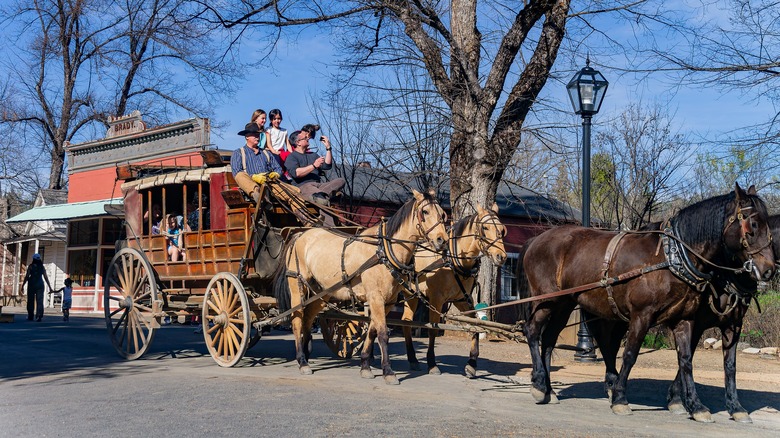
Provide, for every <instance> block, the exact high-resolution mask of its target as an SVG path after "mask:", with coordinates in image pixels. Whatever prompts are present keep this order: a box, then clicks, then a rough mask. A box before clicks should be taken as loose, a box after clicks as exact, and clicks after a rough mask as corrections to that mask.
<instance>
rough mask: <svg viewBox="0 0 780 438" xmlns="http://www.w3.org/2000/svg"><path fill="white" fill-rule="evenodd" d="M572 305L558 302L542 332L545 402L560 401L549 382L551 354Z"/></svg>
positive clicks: (555, 402)
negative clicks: (546, 399) (546, 398)
mask: <svg viewBox="0 0 780 438" xmlns="http://www.w3.org/2000/svg"><path fill="white" fill-rule="evenodd" d="M574 306H575V305H574V303H573V302H572V303H571V304H570V305H569V304H567V303H562V304H559V305H558V308H557V309H556V310H555V312H554V313H553V315H552V318H550V321H549V322H548V323H547V327H545V329H544V331H543V332H542V350H541V352H542V357H543V358H544V369H545V374H546V376H547V381H546V382H545V383H546V388H547V394H548V398H549V400H548V401H547V403H549V404H558V403H560V401H559V400H558V395H557V394H556V393H555V391H554V390H553V388H552V383H551V382H550V372H551V370H552V354H553V351H554V350H555V344H556V343H557V342H558V336H560V334H561V331H563V328H564V327H566V323H567V322H568V321H569V315H571V312H572V311H573V310H574Z"/></svg>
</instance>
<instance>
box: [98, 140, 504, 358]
mask: <svg viewBox="0 0 780 438" xmlns="http://www.w3.org/2000/svg"><path fill="white" fill-rule="evenodd" d="M229 154H230V152H228V151H218V150H206V151H202V152H201V155H202V158H203V163H204V164H203V165H198V166H181V165H167V166H166V165H164V164H158V165H123V166H119V167H117V178H118V179H119V180H121V181H123V183H122V186H121V188H122V192H123V195H124V206H123V210H122V211H121V212H117V211H115V212H114V213H115V214H118V215H122V216H123V217H124V221H125V224H126V226H125V230H126V237H125V238H124V239H122V240H120V241H119V242H118V243H117V246H118V248H117V252H116V254H115V256H114V257H113V259H112V260H111V261H110V264H109V265H108V268H107V271H106V275H105V280H104V296H103V298H104V299H103V305H104V311H105V319H106V324H107V327H108V331H109V335H110V338H111V341H112V344H113V345H114V347H115V349H116V350H117V352H118V353H119V354H120V355H121V356H123V357H125V358H127V359H137V358H139V357H141V356H142V355H143V354H144V353H145V352H146V351H147V349H148V348H149V345H150V344H151V342H152V340H153V338H154V334H155V332H156V330H158V329H159V328H160V327H161V325H163V324H164V323H165V322H166V321H167V320H169V319H170V320H172V321H176V320H178V321H181V322H185V321H194V320H199V321H200V324H201V326H202V328H203V336H204V340H205V343H206V346H207V348H208V351H209V353H210V354H211V356H212V358H213V359H214V360H215V361H216V362H217V363H218V364H219V365H220V366H233V365H235V364H236V363H237V362H238V361H239V360H240V359H241V358H242V357H243V355H244V354H245V352H246V351H247V349H248V348H251V347H252V346H253V345H255V344H256V343H257V341H258V340H259V339H260V336H261V334H262V333H263V329H264V328H270V327H271V326H273V325H275V324H279V323H284V322H286V317H287V316H288V315H289V314H290V311H282V310H280V305H279V304H280V303H278V302H277V298H276V297H275V288H277V287H278V286H275V285H274V279H275V278H277V279H278V278H280V275H278V271H277V270H278V269H279V268H280V263H281V262H282V258H283V256H282V250H283V247H284V245H285V243H286V242H287V241H289V239H291V236H293V235H295V234H296V233H298V232H300V231H305V230H307V229H310V228H311V227H307V226H304V224H303V220H302V219H301V215H300V211H296V212H295V214H293V209H292V208H291V206H290V205H286V204H285V203H283V202H280V201H279V200H278V199H276V198H275V197H274V196H272V195H271V192H272V191H271V190H267V189H268V186H267V185H266V186H263V190H264V195H263V196H262V197H261V202H260V203H259V204H256V203H255V202H254V201H252V200H251V199H250V198H249V197H247V196H246V195H245V194H244V193H243V192H241V191H240V190H239V188H238V186H237V184H236V182H235V180H234V178H233V175H232V173H231V171H230V167H229V160H230V155H229ZM266 192H268V193H266ZM322 208H323V207H322V206H319V205H316V204H308V203H307V204H306V213H307V214H308V216H309V217H311V218H316V217H318V216H319V215H320V209H322ZM156 209H159V210H160V211H159V216H160V217H161V218H162V220H161V221H160V223H159V224H158V223H156V220H157V219H159V218H157V217H156V215H155V210H156ZM488 213H489V215H488ZM484 214H485V215H487V216H490V217H491V218H493V219H491V221H493V222H494V225H496V226H500V222H499V221H498V220H497V216H495V213H494V212H490V211H487V210H484ZM487 216H485V217H487ZM169 217H175V218H176V219H177V221H178V222H179V223H180V224H181V226H182V227H183V229H184V230H183V231H182V232H181V234H180V235H179V237H178V238H179V239H181V241H182V246H183V254H184V257H183V259H182V260H179V261H173V260H171V257H170V255H169V252H168V245H169V243H168V235H166V232H165V225H164V224H166V223H167V222H168V218H169ZM304 219H305V218H304ZM209 222H210V224H209V226H208V227H204V226H201V225H203V224H204V223H209ZM309 223H311V222H309ZM195 224H197V225H198V226H194V225H195ZM471 225H472V226H476V225H479V224H477V223H473V224H471ZM418 228H419V226H418ZM361 229H362V228H361V227H358V226H338V227H336V231H337V232H338V233H340V234H342V235H346V236H354V235H356V234H357V233H359V232H360V231H361ZM502 229H503V228H502ZM477 234H479V233H477ZM496 236H498V235H496ZM501 237H502V236H498V237H491V239H492V243H490V244H489V245H482V244H480V245H476V246H477V247H479V248H481V249H483V250H487V249H491V248H490V247H491V246H493V245H495V244H496V240H500V239H501ZM471 238H472V239H476V238H479V236H478V235H476V234H474V235H472V237H471ZM483 238H484V236H483ZM380 240H381V239H380ZM469 245H470V244H469ZM374 247H375V246H374ZM450 249H451V250H453V252H457V251H458V249H457V248H456V247H452V246H451V248H450ZM372 251H373V250H372ZM500 251H501V252H503V246H501V248H500ZM342 255H343V253H342ZM505 255H506V254H505V253H504V254H503V256H504V257H505ZM457 263H459V262H457ZM374 264H375V265H377V264H380V262H374ZM373 266H374V265H371V266H368V265H366V267H365V268H364V269H370V268H371V267H373ZM282 268H283V267H282ZM382 269H384V267H382ZM281 277H283V275H282V276H281ZM411 284H412V283H411V282H408V283H407V285H411ZM407 295H408V294H407ZM316 299H317V298H313V299H312V300H309V301H308V303H311V302H312V301H313V300H316ZM352 301H354V300H352ZM301 307H302V306H300V307H299V308H301ZM285 310H286V309H285ZM369 318H370V314H369V311H368V309H367V308H364V307H363V305H362V304H360V305H359V306H357V305H355V303H354V302H352V303H346V304H342V305H335V304H330V305H328V306H327V307H326V308H325V309H324V312H322V313H321V314H320V315H319V318H318V320H319V324H320V327H321V329H322V335H323V339H324V341H325V343H326V344H327V345H328V347H329V348H330V350H331V352H332V353H333V354H334V356H336V357H341V358H349V357H351V356H352V354H353V352H354V351H355V350H356V349H357V348H358V347H359V346H360V345H361V344H362V343H363V341H364V339H365V331H366V327H367V325H368V321H369ZM461 318H462V320H461V322H457V323H456V324H446V323H444V322H443V321H442V322H441V323H437V324H431V323H414V322H407V321H400V320H394V321H393V322H392V324H394V325H406V326H414V327H421V328H441V329H459V330H468V331H471V332H473V333H477V332H484V331H485V329H484V328H478V327H474V326H470V325H469V323H470V322H474V321H478V320H476V319H473V318H468V317H461ZM484 324H491V323H489V322H485V323H484ZM490 330H491V331H494V332H498V333H499V334H501V332H502V331H505V330H506V327H505V326H503V325H495V326H494V327H492V328H490ZM503 334H506V335H509V336H515V335H513V334H512V333H510V332H509V331H505V333H503ZM475 336H476V335H475Z"/></svg>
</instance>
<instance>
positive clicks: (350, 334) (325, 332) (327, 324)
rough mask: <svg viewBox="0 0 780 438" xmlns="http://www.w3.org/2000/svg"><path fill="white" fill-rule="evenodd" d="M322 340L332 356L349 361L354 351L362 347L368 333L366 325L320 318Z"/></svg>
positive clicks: (365, 323)
mask: <svg viewBox="0 0 780 438" xmlns="http://www.w3.org/2000/svg"><path fill="white" fill-rule="evenodd" d="M320 328H321V329H322V339H323V340H324V341H325V344H326V345H327V346H328V348H330V351H331V353H333V356H334V357H336V358H340V359H349V358H351V357H352V354H353V353H354V352H355V350H358V349H360V348H361V347H362V346H363V342H365V340H366V334H367V333H366V332H367V331H368V323H367V322H363V321H349V320H343V319H330V318H325V317H320Z"/></svg>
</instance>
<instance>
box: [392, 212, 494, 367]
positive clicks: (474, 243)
mask: <svg viewBox="0 0 780 438" xmlns="http://www.w3.org/2000/svg"><path fill="white" fill-rule="evenodd" d="M497 213H498V206H497V205H496V204H493V206H492V208H491V209H489V210H488V209H484V208H482V206H477V212H476V213H475V214H472V215H469V216H466V217H464V218H463V219H461V220H459V221H457V222H455V223H454V224H453V225H452V229H451V231H450V234H449V252H448V253H447V255H446V256H445V257H444V258H442V256H441V254H438V253H435V252H433V251H431V250H429V249H425V248H418V250H417V252H416V253H415V255H414V264H415V269H416V270H417V272H418V277H417V283H418V284H417V286H418V289H419V292H420V294H421V295H422V297H424V299H425V301H427V302H428V305H429V306H430V309H429V312H428V314H429V321H430V322H431V323H433V324H435V323H438V322H440V321H441V316H442V315H441V312H443V311H444V306H445V304H447V303H452V304H453V305H454V306H455V307H456V308H458V310H460V311H461V312H465V311H468V310H473V309H474V304H473V303H472V302H471V296H470V295H471V292H472V288H473V287H474V284H475V282H476V280H477V279H476V274H477V271H478V270H479V259H480V258H481V257H482V256H486V257H488V259H489V260H490V261H491V262H492V263H493V264H494V265H496V266H501V265H503V264H504V261H506V250H505V249H504V242H503V239H504V236H505V235H506V227H505V226H504V225H503V224H502V223H501V220H500V219H499V218H498V214H497ZM434 266H438V267H436V268H435V269H432V267H434ZM419 301H420V299H419V298H418V297H417V296H415V297H414V298H411V299H409V300H407V301H406V302H405V303H404V304H405V305H404V314H403V317H402V319H403V320H405V321H411V320H412V318H413V316H414V312H415V310H417V306H418V303H419ZM403 331H404V339H405V341H406V356H407V358H408V360H409V366H410V368H412V369H414V370H418V369H420V362H419V361H418V360H417V355H416V354H415V351H414V344H413V342H412V328H411V327H409V326H404V327H403ZM437 334H438V330H436V329H430V330H428V352H427V355H426V359H427V364H428V373H429V374H441V371H440V370H439V367H438V366H437V365H436V352H435V349H434V346H435V345H436V335H437ZM478 335H479V334H478V333H472V336H471V349H470V350H469V360H468V362H467V364H466V368H465V373H466V376H468V377H475V376H476V373H477V358H478V357H479V336H478Z"/></svg>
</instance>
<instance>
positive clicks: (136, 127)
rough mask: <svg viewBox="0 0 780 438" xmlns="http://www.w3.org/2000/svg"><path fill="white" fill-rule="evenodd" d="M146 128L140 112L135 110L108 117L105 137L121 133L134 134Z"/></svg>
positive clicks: (117, 135)
mask: <svg viewBox="0 0 780 438" xmlns="http://www.w3.org/2000/svg"><path fill="white" fill-rule="evenodd" d="M144 129H146V124H144V122H143V120H141V112H140V111H138V110H136V111H133V112H132V113H130V115H127V116H121V117H110V116H109V118H108V132H107V133H106V138H114V137H119V136H121V135H128V134H135V133H137V132H141V131H143V130H144Z"/></svg>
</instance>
